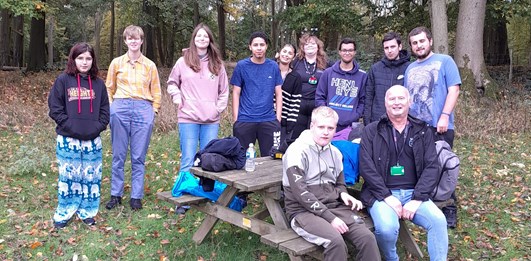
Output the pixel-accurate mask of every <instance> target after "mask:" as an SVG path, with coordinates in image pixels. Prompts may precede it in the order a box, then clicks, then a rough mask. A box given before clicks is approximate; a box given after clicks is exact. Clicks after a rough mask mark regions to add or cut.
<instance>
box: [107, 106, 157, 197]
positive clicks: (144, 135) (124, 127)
mask: <svg viewBox="0 0 531 261" xmlns="http://www.w3.org/2000/svg"><path fill="white" fill-rule="evenodd" d="M154 119H155V112H154V111H153V105H152V104H151V102H149V101H146V100H135V99H114V101H113V102H112V104H111V122H110V125H111V143H112V178H111V196H117V197H121V196H123V194H124V164H125V159H126V157H127V151H128V149H129V147H130V148H131V198H135V199H142V198H143V197H144V173H145V165H144V163H145V161H146V154H147V151H148V147H149V141H150V139H151V132H152V130H153V120H154Z"/></svg>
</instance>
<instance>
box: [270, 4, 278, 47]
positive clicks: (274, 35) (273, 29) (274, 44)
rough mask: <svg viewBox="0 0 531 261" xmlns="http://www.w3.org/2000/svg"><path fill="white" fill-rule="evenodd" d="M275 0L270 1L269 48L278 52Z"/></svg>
mask: <svg viewBox="0 0 531 261" xmlns="http://www.w3.org/2000/svg"><path fill="white" fill-rule="evenodd" d="M275 2H276V1H275V0H271V47H272V49H273V50H278V48H279V47H278V45H277V39H278V34H277V30H278V28H277V26H278V21H277V19H276V18H275Z"/></svg>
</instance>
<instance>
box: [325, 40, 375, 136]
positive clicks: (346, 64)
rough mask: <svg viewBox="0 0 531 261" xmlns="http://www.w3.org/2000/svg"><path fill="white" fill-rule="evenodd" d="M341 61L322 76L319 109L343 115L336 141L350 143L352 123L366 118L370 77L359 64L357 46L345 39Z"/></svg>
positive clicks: (352, 41) (340, 45)
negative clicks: (368, 78)
mask: <svg viewBox="0 0 531 261" xmlns="http://www.w3.org/2000/svg"><path fill="white" fill-rule="evenodd" d="M339 55H340V57H341V59H340V60H339V61H337V62H336V63H335V64H334V65H332V67H330V68H328V69H326V70H325V71H324V72H323V75H321V79H320V80H319V83H318V84H317V90H316V92H315V106H317V107H319V106H328V107H330V108H332V109H334V110H335V111H336V112H337V114H338V115H339V122H338V123H337V132H336V134H335V136H334V140H346V139H348V135H349V133H350V131H351V130H352V127H351V126H352V123H354V122H358V121H359V119H360V118H361V117H362V116H363V109H364V104H365V83H366V82H367V73H365V71H363V70H361V69H360V66H359V64H358V63H357V62H356V61H355V59H354V57H355V56H356V42H355V41H354V40H353V39H351V38H344V39H342V40H341V42H340V43H339Z"/></svg>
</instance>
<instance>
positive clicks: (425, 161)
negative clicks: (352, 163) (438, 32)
mask: <svg viewBox="0 0 531 261" xmlns="http://www.w3.org/2000/svg"><path fill="white" fill-rule="evenodd" d="M143 36H144V35H143V31H142V29H141V28H140V27H138V26H134V25H131V26H128V27H127V28H126V29H125V30H124V33H123V39H124V42H125V44H126V45H127V48H128V51H127V53H125V54H124V55H122V56H120V57H117V58H115V59H114V60H113V61H112V62H111V64H110V66H109V70H108V74H107V78H106V82H105V83H104V82H103V80H102V79H100V78H98V65H97V62H96V57H95V55H94V50H93V49H92V47H91V46H90V45H89V44H87V43H79V44H76V45H75V46H74V47H72V49H71V51H70V54H69V56H68V62H67V68H66V70H65V71H64V73H62V74H61V75H60V76H59V77H58V78H57V79H56V81H55V83H54V85H53V87H52V90H51V91H50V95H49V100H48V102H49V109H50V113H49V115H50V117H51V118H52V119H53V120H54V121H55V122H56V124H57V127H56V132H57V143H56V144H57V147H56V151H57V159H58V169H59V185H58V206H57V209H56V211H55V213H54V216H53V221H54V225H55V227H56V228H64V227H65V226H67V224H68V222H69V221H70V220H71V219H72V217H73V216H74V215H77V216H78V217H79V218H80V219H81V220H82V221H83V222H84V223H85V224H87V225H94V224H95V222H96V220H95V219H94V217H95V216H96V214H97V213H98V208H99V204H100V191H101V188H100V185H101V174H102V151H101V139H100V133H101V132H102V131H104V130H105V129H106V126H107V124H109V123H110V129H111V144H112V154H113V155H112V170H111V190H110V194H111V197H110V200H109V201H108V202H107V204H106V205H105V207H106V208H107V209H109V210H110V209H113V208H115V207H116V206H118V205H119V204H121V203H122V197H123V195H124V165H125V160H126V156H127V154H128V152H129V153H130V155H131V165H132V168H131V196H130V200H129V205H130V207H131V209H133V210H138V209H141V208H142V198H143V196H144V173H145V167H144V162H145V157H146V153H147V150H148V147H149V142H150V137H151V133H152V129H153V122H154V118H155V117H156V115H157V112H158V110H159V108H160V101H161V86H160V80H159V75H158V71H157V68H156V66H155V64H154V63H153V62H152V61H150V60H149V59H148V58H146V57H145V56H144V55H142V53H141V46H142V43H143ZM409 43H410V46H411V48H412V52H413V54H414V55H415V56H416V57H417V60H416V61H415V62H410V61H409V59H410V55H409V54H408V52H407V51H406V50H402V44H401V40H400V37H399V36H398V34H396V33H392V32H391V33H388V34H386V35H385V36H384V39H383V41H382V46H383V49H384V57H383V58H382V60H381V61H380V62H378V63H376V64H374V65H373V66H372V67H371V70H370V71H369V72H368V73H366V72H365V71H363V70H361V69H360V66H359V64H358V63H357V62H356V60H355V55H356V42H355V41H354V40H353V39H351V38H344V39H343V40H341V42H340V44H339V46H338V51H339V55H340V60H339V61H337V62H335V63H331V62H330V61H329V60H328V57H327V56H326V53H325V50H324V44H323V42H322V41H321V40H319V39H318V38H317V36H315V35H310V34H303V35H302V37H301V38H300V41H299V46H298V47H299V48H298V51H297V49H296V48H295V46H293V45H291V44H288V45H285V46H284V47H283V48H282V50H281V51H280V52H279V53H278V58H277V61H276V62H275V61H273V60H271V59H268V58H266V52H267V48H268V44H269V40H268V37H267V35H266V34H264V33H263V32H255V33H253V34H252V35H251V36H250V38H249V45H248V48H249V50H250V52H251V56H250V57H248V58H245V59H243V60H241V61H239V62H238V63H237V65H236V67H235V69H234V72H233V74H232V77H231V78H230V80H229V79H228V76H227V73H226V70H225V66H224V63H223V61H222V58H221V55H220V51H219V49H218V47H217V45H216V43H215V41H214V37H213V34H212V31H211V30H210V29H209V27H208V26H206V25H205V24H199V25H198V26H197V27H196V28H195V29H194V31H193V33H192V36H191V39H190V43H189V47H188V48H187V49H185V50H183V56H182V57H181V58H179V59H178V60H177V62H176V64H175V66H174V67H173V69H172V71H171V73H170V76H169V79H168V81H167V92H168V94H169V95H170V96H171V99H172V101H173V103H174V104H175V106H176V107H177V110H178V119H177V120H178V127H179V141H180V148H181V165H180V169H179V171H181V172H186V171H189V170H190V168H191V167H192V166H193V162H194V157H195V154H196V152H197V149H198V146H199V148H200V149H203V148H204V147H205V146H206V145H207V144H208V143H209V142H210V141H211V140H213V139H216V138H217V137H218V130H219V122H220V117H221V113H222V112H223V111H224V110H225V109H226V107H227V104H228V99H229V82H230V84H231V85H232V86H233V90H232V117H233V121H234V124H233V135H234V136H235V137H237V138H238V140H239V141H240V144H241V145H242V146H243V147H244V148H245V149H246V148H247V147H248V146H249V144H254V143H255V142H256V141H257V140H258V143H259V148H260V155H261V156H266V155H269V153H270V152H271V149H272V148H277V149H278V148H279V147H280V146H281V143H282V142H284V143H285V144H286V147H287V150H286V152H285V154H284V157H283V166H284V168H283V169H284V173H283V181H282V183H283V187H284V192H285V203H286V212H287V215H288V218H289V220H290V223H291V226H292V228H293V229H294V230H295V231H296V232H297V233H298V234H299V235H301V236H303V237H304V238H305V239H307V240H308V241H311V242H314V243H316V244H319V245H322V246H324V247H325V259H327V260H345V259H346V255H347V248H346V245H345V242H344V241H343V237H345V238H348V239H350V240H351V241H352V242H353V243H354V245H355V246H356V248H358V249H359V254H358V259H360V260H379V258H380V252H381V253H382V254H383V257H384V258H385V259H386V260H397V259H398V256H397V254H396V241H397V237H398V229H399V227H398V226H399V225H398V224H399V223H398V219H399V218H403V219H408V220H411V221H413V222H414V223H415V224H418V225H420V226H422V227H424V228H425V229H427V230H428V251H429V254H430V257H431V258H432V260H445V259H446V254H447V250H448V236H447V226H446V219H445V216H444V214H443V213H442V212H441V211H440V210H439V209H438V208H437V207H436V206H435V204H434V203H433V202H432V201H431V200H430V193H431V191H432V190H433V188H434V186H435V182H436V178H437V175H438V171H439V170H438V167H439V165H438V162H437V155H436V152H435V145H434V144H435V143H434V137H435V135H434V134H435V133H436V134H438V135H440V136H441V138H444V139H445V140H447V141H448V143H450V144H453V136H454V133H453V128H454V125H453V121H454V115H453V109H454V107H455V104H456V101H457V96H458V94H459V86H460V84H461V80H460V77H459V73H458V71H457V67H456V66H455V63H454V62H453V60H452V59H451V58H450V57H449V56H447V55H442V54H434V53H433V52H432V50H431V45H432V36H431V33H430V32H429V30H428V29H427V28H425V27H418V28H415V29H413V30H412V31H411V33H410V34H409ZM404 86H405V87H404ZM360 119H363V123H364V124H365V125H366V127H365V128H364V130H363V134H362V138H361V145H360V146H361V149H360V158H359V159H360V163H359V167H360V168H359V170H360V174H361V176H362V177H363V179H364V181H365V182H364V184H363V188H362V193H361V198H360V200H358V199H355V198H354V197H352V196H351V195H349V194H348V193H347V190H346V186H345V181H344V175H343V165H342V161H341V159H342V155H341V153H340V152H339V150H338V149H337V148H335V147H334V146H332V145H331V144H330V142H331V141H332V140H337V139H340V140H347V139H348V136H349V133H350V132H351V131H352V130H353V129H352V126H353V124H355V123H358V122H359V121H360ZM281 139H282V141H281ZM288 146H289V147H288ZM284 149H286V148H284ZM363 206H365V207H367V208H368V210H369V213H370V214H371V217H372V218H373V220H374V225H375V232H374V234H373V233H372V232H370V231H369V230H367V228H366V227H365V225H363V222H360V220H358V219H357V218H354V217H357V216H356V215H355V211H356V210H360V209H361V208H362V207H363Z"/></svg>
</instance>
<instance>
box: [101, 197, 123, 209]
mask: <svg viewBox="0 0 531 261" xmlns="http://www.w3.org/2000/svg"><path fill="white" fill-rule="evenodd" d="M118 204H122V197H117V196H111V200H109V202H107V204H106V205H105V208H106V209H113V208H114V207H116V205H118Z"/></svg>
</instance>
